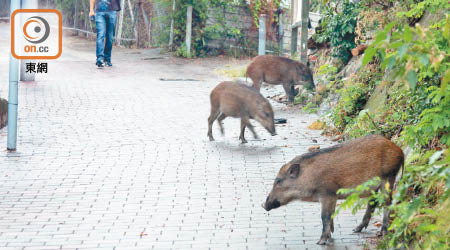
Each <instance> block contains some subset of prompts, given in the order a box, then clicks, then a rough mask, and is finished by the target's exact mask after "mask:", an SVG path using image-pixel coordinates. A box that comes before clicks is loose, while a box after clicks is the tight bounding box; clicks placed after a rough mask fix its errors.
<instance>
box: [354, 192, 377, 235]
mask: <svg viewBox="0 0 450 250" xmlns="http://www.w3.org/2000/svg"><path fill="white" fill-rule="evenodd" d="M376 206H377V204H376V201H375V200H374V199H370V201H369V204H368V205H367V209H366V213H365V214H364V217H363V220H362V222H361V224H359V226H357V227H356V228H355V229H353V232H355V233H359V232H361V230H363V229H364V228H367V226H368V225H369V221H370V218H371V217H372V214H373V212H374V211H375V207H376Z"/></svg>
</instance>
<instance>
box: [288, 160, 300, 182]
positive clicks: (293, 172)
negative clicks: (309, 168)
mask: <svg viewBox="0 0 450 250" xmlns="http://www.w3.org/2000/svg"><path fill="white" fill-rule="evenodd" d="M288 173H289V177H291V178H297V177H298V175H299V174H300V164H298V163H295V164H292V165H291V166H290V167H289V169H288Z"/></svg>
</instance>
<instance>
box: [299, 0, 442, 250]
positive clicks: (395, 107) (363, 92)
mask: <svg viewBox="0 0 450 250" xmlns="http://www.w3.org/2000/svg"><path fill="white" fill-rule="evenodd" d="M322 9H325V10H326V11H325V12H326V14H325V18H324V19H323V21H322V27H321V30H320V31H319V33H317V34H316V35H315V37H314V38H315V40H316V42H318V43H328V44H329V45H331V47H330V50H331V53H329V55H330V56H331V57H335V58H337V59H338V61H340V62H341V64H338V63H337V64H335V65H333V64H322V65H318V66H317V65H316V75H319V76H320V75H322V78H323V79H325V80H324V81H323V83H322V84H323V86H321V87H320V88H322V91H318V92H319V94H317V95H318V97H316V98H315V100H313V101H312V102H311V103H308V105H309V106H310V107H309V108H308V109H309V110H311V106H312V105H316V107H317V106H318V105H320V104H321V103H322V102H332V100H337V101H335V103H333V104H332V105H331V106H332V108H331V110H330V111H329V112H328V113H327V114H325V115H324V117H323V118H322V120H324V121H326V133H328V134H331V135H340V136H342V137H343V138H345V139H351V138H358V137H361V136H365V135H368V134H382V135H385V136H386V137H388V138H391V139H392V140H393V141H394V142H395V143H397V144H398V145H400V146H401V147H402V148H403V150H404V152H405V154H407V161H406V165H405V173H404V174H403V176H402V177H401V179H400V180H399V182H398V184H397V187H395V191H394V197H393V198H394V199H393V203H392V205H391V206H390V207H389V209H390V210H391V219H392V222H391V227H390V228H389V234H388V235H387V236H386V237H385V238H384V239H383V240H380V241H379V242H378V247H379V248H382V249H398V248H402V247H405V248H408V249H409V248H412V249H448V246H449V245H450V225H449V223H448V222H449V219H450V201H449V195H450V167H449V166H450V151H449V147H450V84H449V81H450V70H449V68H450V67H449V66H450V59H449V52H450V44H449V40H450V16H449V14H448V10H449V9H450V3H449V2H448V1H445V0H424V1H417V0H406V1H390V0H378V1H361V2H359V3H358V4H356V3H351V2H350V1H325V2H324V6H323V7H322ZM333 30H334V31H336V30H339V31H340V32H333ZM360 44H364V45H367V49H365V51H364V54H363V55H361V56H359V58H357V60H359V62H360V63H361V66H360V68H359V70H357V71H356V73H355V74H351V75H350V76H347V77H343V74H342V71H343V68H344V66H345V64H346V63H347V62H348V61H349V59H350V57H351V54H350V52H351V49H353V48H355V47H356V46H358V45H360ZM352 63H355V62H352ZM297 98H301V97H300V96H299V97H297ZM308 105H307V106H306V107H308ZM373 182H377V180H370V181H369V183H365V184H363V185H361V186H359V187H357V188H355V189H353V190H343V191H341V192H350V191H354V192H355V191H356V192H355V193H354V194H353V195H351V196H350V197H349V198H348V199H347V200H346V201H345V202H344V203H343V204H342V205H341V208H350V207H354V208H361V207H362V206H364V205H366V204H367V203H368V202H369V200H370V199H372V200H376V201H378V202H377V204H378V207H381V206H382V204H383V201H384V200H385V198H386V197H384V196H383V195H380V194H373V196H372V197H371V198H365V199H360V197H359V194H360V193H362V192H363V191H364V190H365V189H366V187H368V186H370V185H371V184H372V185H373ZM389 188H393V187H389Z"/></svg>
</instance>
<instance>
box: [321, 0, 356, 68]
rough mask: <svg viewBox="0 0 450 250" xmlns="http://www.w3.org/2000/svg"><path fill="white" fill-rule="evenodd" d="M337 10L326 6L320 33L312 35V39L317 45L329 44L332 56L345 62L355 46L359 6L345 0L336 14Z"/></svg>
mask: <svg viewBox="0 0 450 250" xmlns="http://www.w3.org/2000/svg"><path fill="white" fill-rule="evenodd" d="M337 9H338V8H332V7H328V6H327V11H326V14H325V16H324V17H323V18H322V21H321V24H320V31H319V32H318V33H317V34H315V35H314V39H315V40H316V41H317V42H319V43H324V42H330V43H331V45H332V46H333V49H332V55H333V56H335V57H338V58H340V59H342V61H344V62H347V61H348V60H349V58H350V56H351V54H350V50H351V49H353V48H354V47H355V46H356V44H355V36H356V34H355V28H356V22H357V20H358V15H359V12H360V11H361V5H360V3H354V2H351V1H349V0H345V1H343V2H342V6H341V7H340V9H339V10H338V11H337V13H336V10H337Z"/></svg>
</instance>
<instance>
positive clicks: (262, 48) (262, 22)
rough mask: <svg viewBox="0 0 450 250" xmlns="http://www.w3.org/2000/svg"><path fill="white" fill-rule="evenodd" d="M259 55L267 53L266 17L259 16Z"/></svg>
mask: <svg viewBox="0 0 450 250" xmlns="http://www.w3.org/2000/svg"><path fill="white" fill-rule="evenodd" d="M258 36H259V39H258V55H264V54H265V53H266V15H264V14H261V16H259V34H258Z"/></svg>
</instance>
